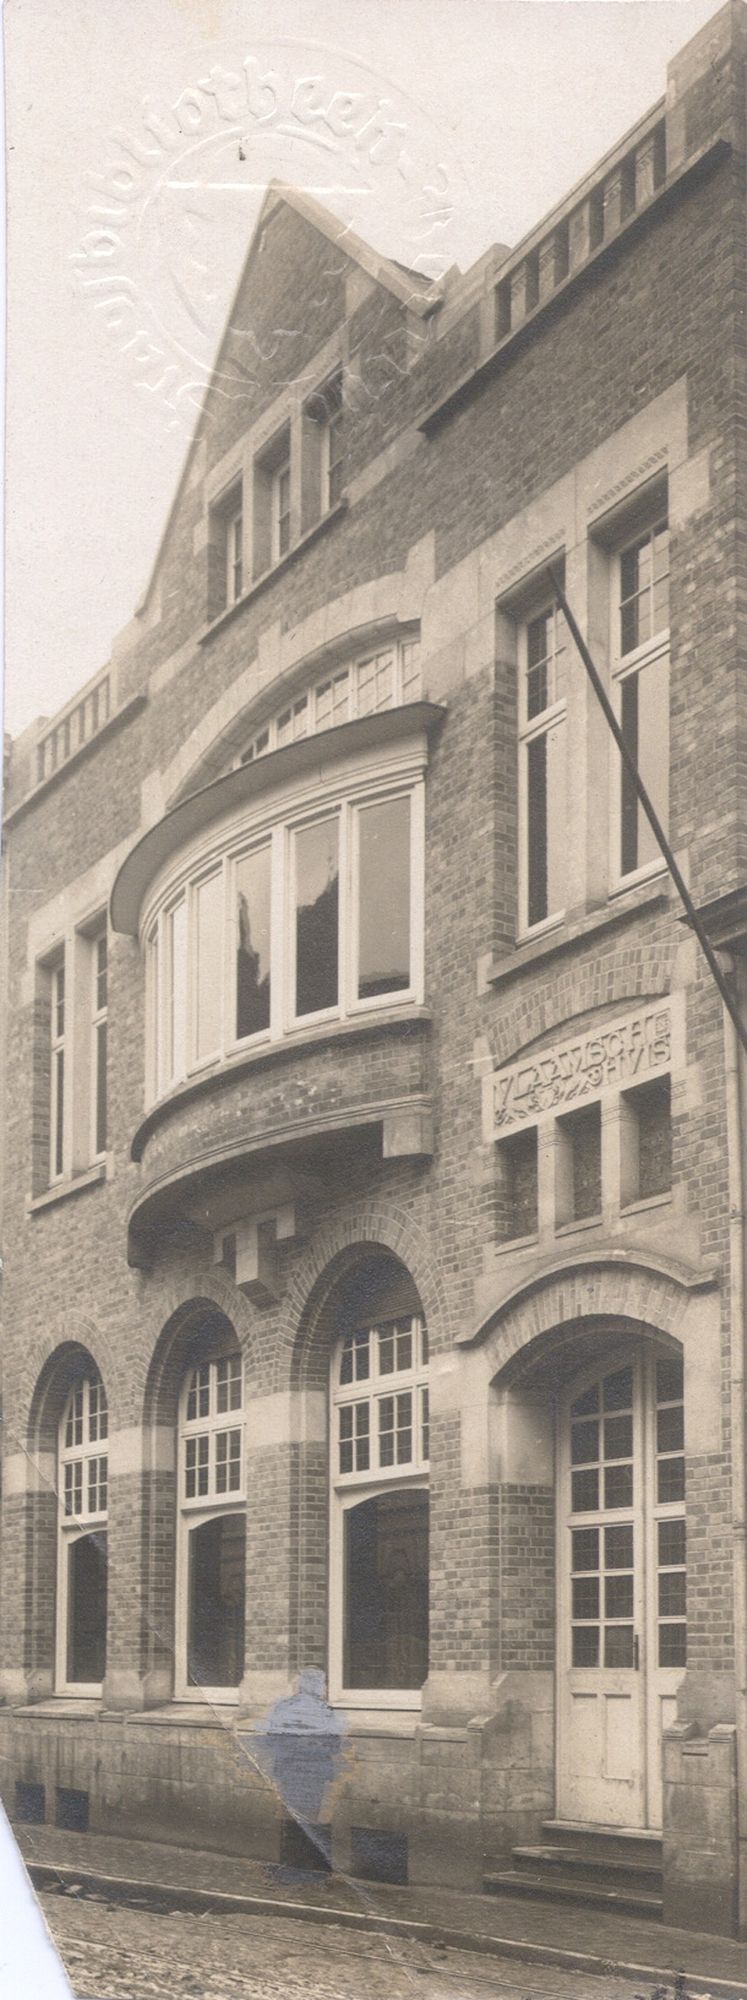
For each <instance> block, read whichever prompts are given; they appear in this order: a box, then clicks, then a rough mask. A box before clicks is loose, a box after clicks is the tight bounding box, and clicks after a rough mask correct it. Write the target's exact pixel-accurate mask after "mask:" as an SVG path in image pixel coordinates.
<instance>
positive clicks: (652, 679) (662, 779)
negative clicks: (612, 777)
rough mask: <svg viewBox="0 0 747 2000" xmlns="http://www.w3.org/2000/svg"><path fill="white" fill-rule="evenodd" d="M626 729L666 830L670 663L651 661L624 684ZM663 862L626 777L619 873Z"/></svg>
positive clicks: (623, 777)
mask: <svg viewBox="0 0 747 2000" xmlns="http://www.w3.org/2000/svg"><path fill="white" fill-rule="evenodd" d="M620 720H621V727H622V733H623V736H624V738H625V742H626V745H627V748H628V749H629V751H630V753H631V756H632V757H633V758H634V759H635V762H636V765H637V767H638V771H639V773H640V776H641V778H642V779H643V783H644V785H645V787H646V790H647V792H648V795H649V798H650V800H651V803H652V805H653V807H654V810H655V811H656V812H657V813H658V816H659V819H660V820H661V823H662V826H663V827H664V829H665V831H666V828H667V822H668V818H669V674H668V670H667V661H666V658H664V657H662V658H660V659H658V660H652V661H651V663H650V664H649V665H648V666H645V667H641V668H640V669H639V671H638V673H636V674H628V676H627V678H626V679H625V680H624V681H623V683H622V696H621V717H620ZM660 859H661V854H660V849H659V845H658V842H657V840H656V839H655V837H654V834H653V832H652V829H651V827H650V826H649V823H648V820H647V818H646V816H645V813H644V812H643V810H642V807H641V806H640V805H639V803H638V797H637V793H636V788H635V785H634V783H633V780H632V778H631V777H630V776H629V774H628V772H627V770H626V769H625V768H624V767H623V769H622V773H621V817H620V872H621V874H622V875H629V874H631V873H632V871H633V869H635V868H645V867H646V866H647V865H648V864H650V863H651V862H654V861H658V860H660Z"/></svg>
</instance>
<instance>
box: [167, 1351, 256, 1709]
mask: <svg viewBox="0 0 747 2000" xmlns="http://www.w3.org/2000/svg"><path fill="white" fill-rule="evenodd" d="M243 1404H244V1378H243V1365H242V1358H241V1354H240V1353H239V1350H238V1348H234V1349H232V1350H231V1351H230V1352H228V1353H219V1354H211V1355H210V1357H209V1358H206V1359H204V1360H198V1361H197V1362H195V1363H194V1364H193V1365H192V1366H191V1367H190V1368H188V1370H187V1373H186V1375H185V1378H184V1382H183V1384H182V1390H181V1395H180V1398H179V1460H178V1481H179V1485H178V1495H179V1500H178V1505H179V1537H178V1549H177V1666H176V1682H175V1686H176V1693H177V1695H178V1696H180V1697H181V1699H183V1700H198V1699H201V1698H202V1697H204V1696H207V1697H209V1698H210V1699H211V1700H216V1701H231V1700H232V1699H233V1700H236V1699H237V1691H238V1687H239V1683H240V1681H241V1678H242V1675H243V1672H244V1591H245V1584H244V1577H245V1565H246V1519H245V1473H244V1427H243Z"/></svg>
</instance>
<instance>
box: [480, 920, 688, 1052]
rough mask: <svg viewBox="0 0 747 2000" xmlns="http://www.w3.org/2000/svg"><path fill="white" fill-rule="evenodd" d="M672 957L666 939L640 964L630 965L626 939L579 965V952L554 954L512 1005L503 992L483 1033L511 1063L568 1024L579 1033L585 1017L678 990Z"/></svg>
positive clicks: (650, 949) (652, 946)
mask: <svg viewBox="0 0 747 2000" xmlns="http://www.w3.org/2000/svg"><path fill="white" fill-rule="evenodd" d="M672 957H673V952H672V946H671V944H670V943H668V942H665V941H664V940H662V943H661V945H658V944H657V943H655V942H654V943H652V944H647V945H646V946H645V947H644V949H643V951H642V953H641V958H640V963H638V964H631V952H630V946H629V945H625V944H621V945H620V947H619V948H618V949H615V950H614V951H610V952H608V953H604V952H602V951H601V950H599V951H597V952H595V953H594V955H593V956H591V957H590V958H589V959H588V961H587V962H586V964H581V965H579V963H578V962H577V958H576V954H575V953H573V954H571V955H570V956H569V960H568V963H567V965H563V964H559V963H558V962H557V959H556V958H555V957H553V959H552V963H551V965H549V966H548V968H547V970H546V971H545V972H544V973H537V975H536V983H535V984H534V986H533V987H532V988H528V987H527V984H526V981H525V982H524V983H523V984H522V987H521V991H520V993H519V992H517V995H516V998H515V999H514V1000H513V1001H512V1003H511V1004H508V1001H507V997H506V996H503V997H502V1000H501V1005H500V1010H498V1009H496V1019H495V1020H494V1021H492V1022H491V1023H490V1026H489V1027H488V1028H487V1029H486V1032H485V1041H486V1044H487V1047H488V1048H489V1050H490V1053H491V1055H492V1057H493V1060H494V1062H495V1063H507V1062H511V1061H513V1060H514V1059H515V1058H516V1057H517V1056H520V1055H523V1054H524V1053H525V1051H526V1050H527V1049H530V1048H533V1047H534V1046H535V1044H537V1045H539V1044H540V1043H541V1042H542V1041H544V1040H549V1039H550V1038H552V1037H557V1036H558V1035H562V1034H564V1033H565V1031H566V1029H568V1030H569V1031H570V1030H571V1029H572V1030H573V1031H574V1032H575V1031H576V1029H577V1028H578V1027H579V1026H580V1025H581V1024H583V1025H587V1017H588V1025H589V1026H591V1025H593V1023H594V1021H595V1020H596V1019H597V1017H599V1018H602V1017H603V1016H604V1015H605V1014H610V1013H611V1012H612V1010H614V1011H615V1012H616V1013H620V1012H621V1011H622V1010H623V1009H625V1008H626V1007H631V1008H632V1007H640V1005H641V1003H642V1002H643V1003H646V1002H648V1001H651V1002H652V1003H653V1002H655V1001H657V1000H660V999H662V998H663V997H664V996H665V995H666V994H668V993H669V992H671V991H673V990H674V984H675V982H674V980H673V977H672V971H673V968H672Z"/></svg>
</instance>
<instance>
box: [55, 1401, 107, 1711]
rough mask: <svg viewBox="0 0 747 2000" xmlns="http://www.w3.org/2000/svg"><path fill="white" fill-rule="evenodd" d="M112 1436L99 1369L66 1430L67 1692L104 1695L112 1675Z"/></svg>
mask: <svg viewBox="0 0 747 2000" xmlns="http://www.w3.org/2000/svg"><path fill="white" fill-rule="evenodd" d="M108 1435H109V1419H108V1411H107V1405H106V1395H105V1391H104V1385H103V1382H102V1380H101V1377H100V1375H97V1374H96V1373H95V1372H94V1371H93V1370H91V1371H90V1372H89V1373H88V1374H85V1375H83V1376H79V1377H78V1379H77V1381H76V1382H75V1383H74V1385H73V1387H72V1389H71V1391H70V1394H69V1396H68V1399H67V1402H66V1404H65V1408H64V1410H63V1413H62V1420H61V1423H60V1430H59V1483H58V1491H59V1496H60V1502H59V1530H60V1533H59V1564H58V1590H57V1673H56V1681H57V1687H58V1689H59V1690H60V1692H65V1691H71V1692H75V1691H80V1692H85V1693H87V1694H90V1693H99V1692H100V1691H101V1685H102V1682H103V1679H104V1674H105V1672H106V1601H107V1535H106V1523H107V1500H108V1483H109V1460H108V1454H107V1438H108Z"/></svg>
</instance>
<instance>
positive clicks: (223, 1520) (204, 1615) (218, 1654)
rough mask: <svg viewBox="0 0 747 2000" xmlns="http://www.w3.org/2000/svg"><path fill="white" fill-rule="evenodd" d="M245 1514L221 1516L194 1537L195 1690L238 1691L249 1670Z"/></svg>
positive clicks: (191, 1666)
mask: <svg viewBox="0 0 747 2000" xmlns="http://www.w3.org/2000/svg"><path fill="white" fill-rule="evenodd" d="M245 1547H246V1523H245V1520H244V1516H243V1514H219V1515H216V1516H215V1518H214V1519H213V1520H212V1521H203V1522H202V1523H201V1525H200V1527H199V1528H192V1530H191V1532H190V1536H189V1586H188V1590H189V1599H188V1634H187V1679H188V1682H189V1685H190V1687H207V1688H222V1687H225V1688H234V1687H238V1685H239V1682H240V1680H241V1676H242V1674H243V1671H244V1577H245V1564H246V1556H245Z"/></svg>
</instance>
